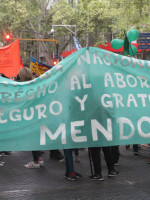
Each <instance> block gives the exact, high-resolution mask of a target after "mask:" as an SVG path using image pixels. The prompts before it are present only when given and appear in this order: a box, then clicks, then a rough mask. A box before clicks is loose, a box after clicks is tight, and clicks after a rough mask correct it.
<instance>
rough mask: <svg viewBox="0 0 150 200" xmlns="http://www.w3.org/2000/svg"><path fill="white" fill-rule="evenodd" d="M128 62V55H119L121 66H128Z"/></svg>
mask: <svg viewBox="0 0 150 200" xmlns="http://www.w3.org/2000/svg"><path fill="white" fill-rule="evenodd" d="M130 63H131V59H130V58H129V57H127V56H123V57H121V64H122V66H123V67H127V66H129V65H130Z"/></svg>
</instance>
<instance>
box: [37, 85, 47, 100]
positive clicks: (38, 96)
mask: <svg viewBox="0 0 150 200" xmlns="http://www.w3.org/2000/svg"><path fill="white" fill-rule="evenodd" d="M42 87H43V88H41V86H38V88H37V98H40V97H41V93H42V94H43V96H45V94H46V85H45V84H43V85H42Z"/></svg>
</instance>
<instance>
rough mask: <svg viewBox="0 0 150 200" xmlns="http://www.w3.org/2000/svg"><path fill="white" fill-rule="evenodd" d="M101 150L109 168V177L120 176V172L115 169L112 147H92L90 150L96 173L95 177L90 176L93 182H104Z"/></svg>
mask: <svg viewBox="0 0 150 200" xmlns="http://www.w3.org/2000/svg"><path fill="white" fill-rule="evenodd" d="M101 149H102V150H103V153H104V158H105V161H106V165H107V168H108V176H109V177H113V176H117V175H118V174H119V172H118V171H116V170H115V169H114V164H113V157H112V152H111V147H91V148H90V150H91V157H92V162H93V166H94V172H95V173H94V175H92V176H90V178H91V179H92V180H98V181H102V180H104V178H103V176H102V168H101V158H100V152H101Z"/></svg>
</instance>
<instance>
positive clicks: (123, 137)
mask: <svg viewBox="0 0 150 200" xmlns="http://www.w3.org/2000/svg"><path fill="white" fill-rule="evenodd" d="M117 123H118V124H119V131H120V139H121V140H127V139H129V138H131V137H132V136H133V135H134V132H135V128H134V126H133V124H132V122H131V121H130V120H129V119H128V118H125V117H120V118H118V119H117ZM124 124H126V125H127V124H128V125H129V126H130V128H131V132H130V133H129V134H128V135H124V132H123V130H124V129H123V127H124ZM126 134H127V133H126Z"/></svg>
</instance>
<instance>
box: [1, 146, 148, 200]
mask: <svg viewBox="0 0 150 200" xmlns="http://www.w3.org/2000/svg"><path fill="white" fill-rule="evenodd" d="M131 147H132V145H131ZM120 153H121V156H120V161H119V163H120V165H119V166H118V167H117V168H116V169H118V170H119V171H120V174H119V175H118V176H117V177H113V178H109V177H107V169H106V166H105V162H104V158H103V154H102V168H103V173H102V174H103V176H104V181H92V180H90V179H89V175H90V164H89V161H88V152H87V150H80V159H81V162H80V163H75V169H76V171H77V172H79V173H81V174H82V175H83V179H82V180H77V181H67V180H66V179H65V178H64V173H65V165H64V164H62V163H59V162H58V161H54V160H50V159H49V151H45V154H44V155H43V158H44V161H45V166H44V167H41V168H40V169H26V168H24V164H27V163H28V162H29V161H32V155H31V152H11V154H10V155H9V156H7V157H5V158H4V159H3V161H5V163H6V164H5V166H4V167H1V168H0V173H1V183H0V200H12V199H13V200H100V199H103V200H128V199H130V200H134V199H136V200H143V199H144V200H149V199H150V165H149V164H147V153H148V148H147V147H142V150H140V155H139V156H134V155H133V152H132V148H131V150H126V149H125V147H124V146H122V147H120Z"/></svg>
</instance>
